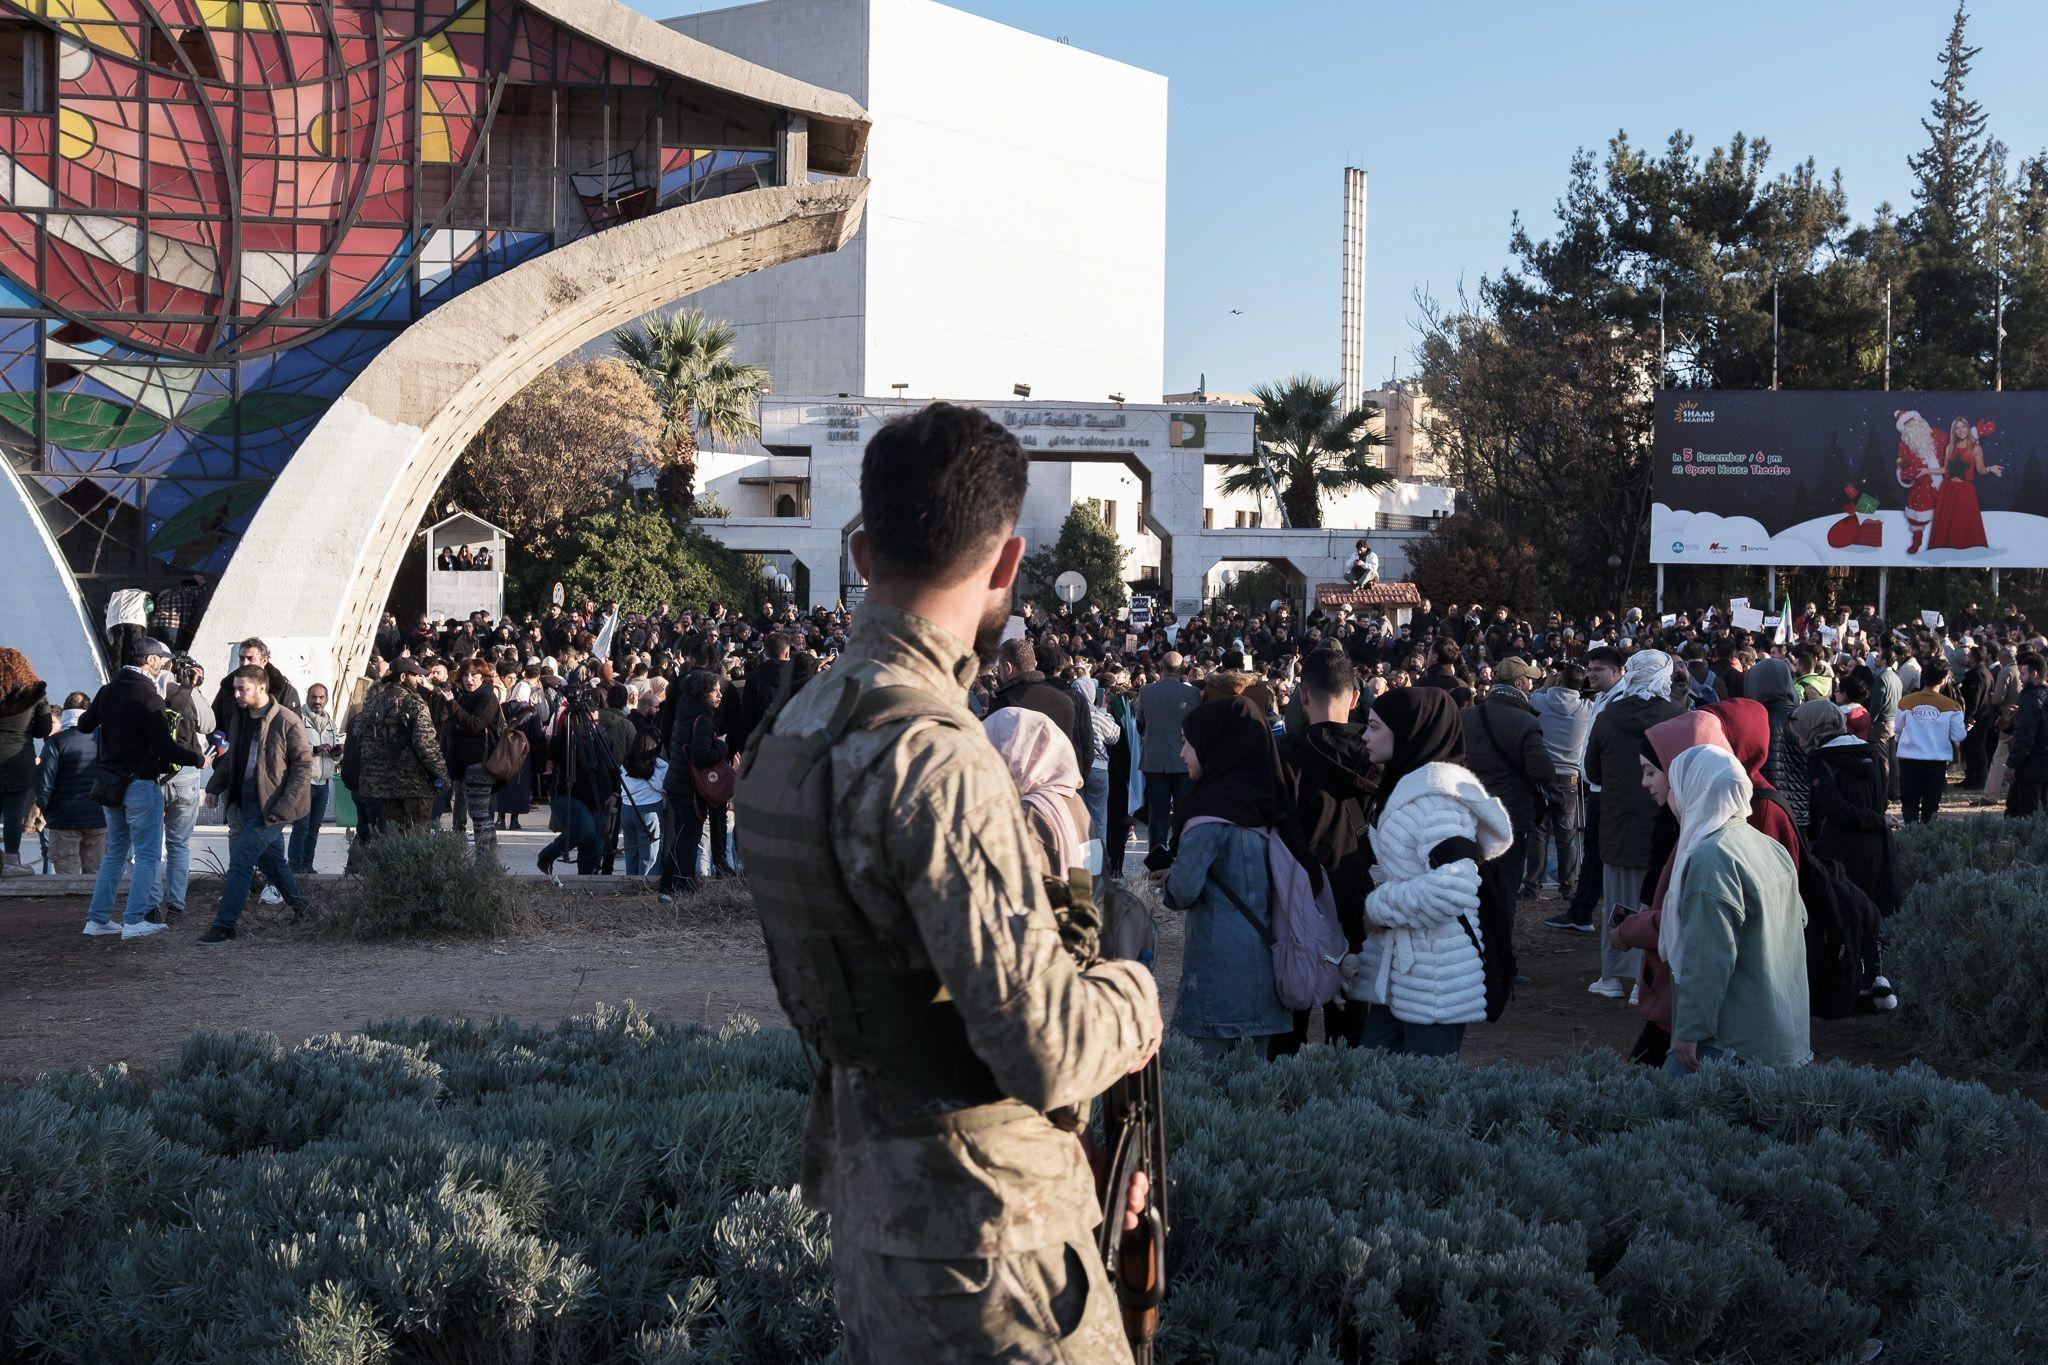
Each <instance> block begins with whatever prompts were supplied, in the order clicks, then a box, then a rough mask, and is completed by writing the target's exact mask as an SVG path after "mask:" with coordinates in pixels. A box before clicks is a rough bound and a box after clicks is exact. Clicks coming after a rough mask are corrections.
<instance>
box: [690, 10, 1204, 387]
mask: <svg viewBox="0 0 2048 1365" xmlns="http://www.w3.org/2000/svg"><path fill="white" fill-rule="evenodd" d="M667 22H668V26H669V27H670V28H673V29H676V30H677V31H679V32H681V33H685V34H687V35H689V36H690V37H692V38H695V39H698V40H700V41H702V42H705V43H708V44H710V45H711V46H713V47H718V48H723V49H725V50H726V51H728V52H731V53H733V54H735V55H736V56H739V57H742V58H744V59H746V60H748V61H751V62H757V63H759V64H761V65H763V66H767V67H770V68H772V69H775V70H778V71H782V72H785V73H787V74H789V75H792V76H795V77H797V78H798V79H800V80H804V81H809V82H811V83H813V84H816V85H821V86H823V87H825V88H827V89H830V90H837V91H842V92H844V93H846V94H848V95H850V96H852V97H853V99H854V100H856V101H858V102H859V103H860V104H861V105H863V106H864V107H865V108H866V109H867V111H868V114H869V117H870V118H871V119H872V120H873V129H872V132H871V134H870V136H869V141H868V149H867V168H866V172H865V173H866V174H867V176H868V177H869V178H870V179H871V180H872V181H873V188H872V189H871V191H870V192H869V196H868V204H867V214H866V219H865V221H864V223H863V224H862V227H861V230H860V232H859V233H858V234H857V235H856V236H855V237H854V239H853V241H852V242H851V243H850V244H849V245H848V246H847V247H846V248H844V249H843V250H841V251H840V252H838V253H837V254H836V255H834V256H832V257H830V258H820V259H817V260H811V261H805V262H801V263H798V264H795V265H793V266H789V267H785V268H783V269H781V270H777V271H771V272H768V273H765V274H761V275H755V276H750V277H747V278H744V279H740V280H735V281H732V282H731V283H728V284H723V285H719V286H717V287H716V288H712V289H707V290H704V291H703V292H701V293H699V294H697V295H696V296H694V297H693V298H692V299H691V300H690V306H692V307H700V308H703V309H704V310H705V311H707V312H708V313H710V314H711V315H712V316H714V317H720V318H725V319H728V320H729V321H731V322H732V323H733V324H734V325H735V326H736V327H737V328H738V330H739V336H740V350H741V353H742V354H743V356H744V357H745V358H746V359H749V360H752V361H754V362H756V363H759V364H762V365H765V366H767V367H768V369H769V371H770V373H771V374H772V375H773V377H774V384H775V390H776V392H778V393H787V394H841V393H843V394H852V395H860V394H874V393H889V392H890V391H891V388H892V386H893V385H897V384H902V385H905V386H906V387H905V388H904V389H903V390H902V391H901V392H902V393H903V394H905V395H906V396H909V397H914V398H926V399H928V398H931V397H935V396H946V395H953V394H989V393H1009V392H1010V391H1011V387H1012V386H1013V385H1015V384H1028V385H1030V386H1031V390H1032V393H1033V395H1034V396H1035V397H1036V398H1038V399H1039V400H1041V401H1043V400H1047V399H1071V400H1080V401H1088V402H1099V401H1102V400H1103V399H1104V398H1105V397H1106V396H1107V395H1109V394H1113V393H1120V394H1122V395H1124V396H1125V397H1126V398H1127V399H1129V400H1130V401H1132V402H1156V401H1157V400H1158V398H1159V393H1160V377H1161V374H1162V370H1163V363H1164V361H1163V357H1164V348H1165V300H1166V79H1165V77H1163V76H1158V75H1155V74H1153V73H1151V72H1147V71H1141V70H1139V69H1137V68H1136V67H1132V66H1127V65H1124V64H1123V63H1121V62H1115V61H1111V60H1109V59H1108V58H1106V57H1101V56H1097V55H1096V54H1094V53H1090V52H1084V51H1082V50H1081V49H1079V48H1075V47H1071V46H1068V45H1067V44H1065V43H1061V42H1057V41H1054V40H1053V39H1050V38H1042V37H1039V36H1037V35H1035V34H1030V33H1025V32H1021V31H1019V30H1017V29H1013V28H1007V27H1005V26H1003V25H1001V24H997V23H994V22H992V21H990V20H987V19H981V18H978V17H976V16H974V15H970V14H964V13H962V12H961V11H959V10H955V9H948V8H947V7H945V6H944V5H939V4H934V3H932V0H763V2H762V3H759V4H752V5H742V6H739V7H737V8H733V9H724V10H713V11H710V12H708V13H704V14H694V15H689V16H687V17H684V18H678V19H671V20H668V21H667ZM969 187H971V189H970V188H969Z"/></svg>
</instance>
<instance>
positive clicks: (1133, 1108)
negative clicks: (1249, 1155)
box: [1097, 1053, 1166, 1365]
mask: <svg viewBox="0 0 2048 1365" xmlns="http://www.w3.org/2000/svg"><path fill="white" fill-rule="evenodd" d="M1102 1150H1103V1151H1104V1153H1105V1154H1106V1155H1105V1159H1104V1160H1103V1161H1102V1162H1101V1164H1100V1169H1099V1180H1100V1188H1099V1190H1098V1194H1099V1195H1100V1197H1101V1199H1102V1210H1103V1215H1102V1228H1101V1231H1100V1232H1099V1233H1097V1242H1098V1245H1099V1250H1100V1251H1101V1253H1102V1260H1103V1264H1104V1265H1106V1266H1107V1267H1108V1268H1109V1279H1110V1283H1111V1284H1113V1285H1115V1286H1116V1298H1117V1306H1118V1307H1119V1308H1120V1309H1121V1310H1122V1311H1123V1319H1124V1335H1125V1336H1126V1337H1128V1338H1129V1339H1130V1343H1131V1355H1132V1357H1133V1359H1134V1360H1135V1361H1136V1365H1151V1360H1152V1339H1153V1338H1154V1337H1155V1336H1157V1335H1158V1333H1159V1306H1160V1304H1161V1303H1162V1302H1163V1301H1164V1300H1165V1298H1166V1106H1165V1102H1164V1088H1163V1086H1162V1085H1161V1081H1160V1070H1159V1056H1158V1054H1157V1053H1154V1054H1153V1057H1152V1060H1151V1061H1149V1062H1147V1063H1145V1066H1144V1068H1143V1069H1142V1070H1139V1071H1135V1072H1133V1073H1131V1074H1130V1075H1128V1076H1123V1077H1120V1078H1118V1080H1117V1081H1116V1083H1115V1084H1113V1085H1111V1086H1110V1087H1109V1089H1108V1090H1107V1091H1105V1092H1104V1093H1103V1096H1102ZM1138 1171H1143V1172H1144V1173H1145V1174H1146V1176H1147V1177H1148V1178H1149V1179H1150V1181H1151V1182H1152V1189H1151V1193H1150V1195H1149V1196H1148V1197H1147V1201H1146V1206H1145V1213H1144V1216H1143V1217H1142V1218H1141V1219H1140V1220H1139V1222H1138V1226H1137V1229H1136V1230H1135V1231H1132V1232H1125V1231H1124V1205H1125V1202H1126V1199H1127V1198H1128V1191H1129V1190H1130V1187H1131V1177H1132V1175H1133V1174H1135V1173H1136V1172H1138Z"/></svg>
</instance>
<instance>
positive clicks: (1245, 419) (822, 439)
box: [761, 398, 1252, 460]
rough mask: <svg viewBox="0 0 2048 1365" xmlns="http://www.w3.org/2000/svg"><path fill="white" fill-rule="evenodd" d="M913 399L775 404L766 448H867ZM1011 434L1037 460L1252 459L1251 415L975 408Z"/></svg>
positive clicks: (765, 412)
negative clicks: (1189, 455) (1178, 453)
mask: <svg viewBox="0 0 2048 1365" xmlns="http://www.w3.org/2000/svg"><path fill="white" fill-rule="evenodd" d="M921 406H923V404H922V403H920V402H917V401H913V400H908V399H875V398H843V399H837V400H829V401H828V400H808V399H801V398H788V399H769V400H767V401H765V402H763V403H762V404H761V440H762V441H763V442H764V443H765V444H767V445H770V446H778V447H780V446H809V447H811V448H812V449H813V451H814V452H815V451H817V450H819V449H820V448H824V447H832V446H845V445H859V446H865V445H866V444H867V441H868V438H869V437H870V436H872V435H874V433H875V431H876V429H877V428H879V427H880V426H881V425H882V423H884V422H886V421H888V420H889V419H890V418H892V417H895V416H898V415H900V414H902V413H905V412H914V411H916V410H917V409H918V408H919V407H921ZM966 406H970V407H978V408H980V409H981V410H982V411H983V412H986V413H987V414H988V415H989V416H990V417H993V418H994V419H995V420H996V421H998V422H1000V423H1002V424H1003V426H1005V427H1007V428H1008V429H1009V430H1010V431H1011V432H1012V433H1013V434H1014V435H1015V436H1016V437H1017V441H1018V444H1020V445H1022V446H1023V447H1024V449H1025V451H1026V452H1028V453H1029V454H1031V455H1032V456H1033V457H1035V458H1044V459H1060V458H1067V459H1077V460H1091V459H1095V460H1099V459H1115V458H1117V457H1118V456H1122V455H1139V454H1155V453H1160V452H1166V451H1174V450H1186V451H1194V452H1198V453H1200V454H1201V455H1202V456H1204V457H1205V458H1211V459H1214V458H1220V457H1228V456H1237V455H1249V454H1251V451H1252V410H1251V409H1250V408H1214V407H1211V408H1192V407H1186V406H1173V405H1165V404H1132V403H1125V404H1115V403H1102V404H1095V403H1043V404H1022V403H994V402H989V403H971V404H967V405H966Z"/></svg>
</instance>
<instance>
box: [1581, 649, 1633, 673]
mask: <svg viewBox="0 0 2048 1365" xmlns="http://www.w3.org/2000/svg"><path fill="white" fill-rule="evenodd" d="M1594 664H1606V665H1607V666H1608V667H1610V668H1621V667H1623V666H1624V665H1623V663H1622V658H1621V651H1620V650H1618V649H1616V648H1615V647H1614V646H1613V645H1595V646H1593V647H1592V648H1591V649H1589V650H1587V651H1586V666H1587V667H1588V668H1590V667H1592V666H1593V665H1594Z"/></svg>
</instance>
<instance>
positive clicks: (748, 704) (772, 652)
mask: <svg viewBox="0 0 2048 1365" xmlns="http://www.w3.org/2000/svg"><path fill="white" fill-rule="evenodd" d="M761 652H762V658H761V659H760V660H759V661H757V662H756V663H755V664H754V666H753V667H752V668H750V669H748V670H747V684H746V686H745V687H743V688H741V689H740V690H739V699H738V700H739V704H738V705H737V706H736V707H734V708H732V711H733V714H732V717H731V723H730V725H728V727H727V733H726V738H727V740H728V741H729V742H730V743H731V746H732V748H733V749H734V751H735V752H737V751H739V750H742V749H745V748H746V747H747V739H748V737H749V736H750V735H752V734H753V733H754V731H755V730H756V729H758V728H759V727H760V724H761V721H762V718H763V717H765V716H766V715H767V714H768V709H769V708H770V707H772V706H773V705H775V697H776V694H777V693H779V692H780V691H781V690H782V683H783V679H785V678H787V677H788V676H789V669H790V663H789V637H788V636H787V635H784V634H783V633H782V632H780V631H776V632H775V633H774V634H772V635H770V636H768V637H767V639H766V641H765V642H764V643H763V645H762V647H761Z"/></svg>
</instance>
